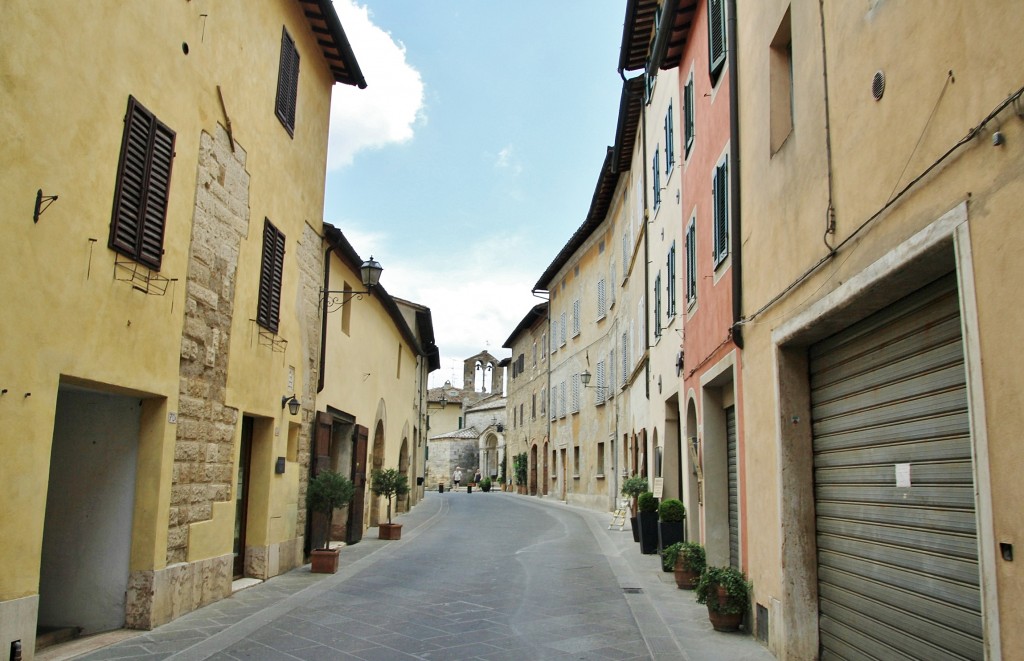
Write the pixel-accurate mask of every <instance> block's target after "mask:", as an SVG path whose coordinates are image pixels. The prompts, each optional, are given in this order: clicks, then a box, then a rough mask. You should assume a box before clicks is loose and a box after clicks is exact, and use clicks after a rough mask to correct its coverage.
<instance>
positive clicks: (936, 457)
mask: <svg viewBox="0 0 1024 661" xmlns="http://www.w3.org/2000/svg"><path fill="white" fill-rule="evenodd" d="M961 339H962V338H961V329H960V314H959V304H958V299H957V289H956V281H955V279H954V277H953V276H952V275H950V276H946V277H944V278H942V279H940V280H938V281H936V282H934V283H932V284H931V285H928V286H927V287H924V288H923V289H921V290H919V291H917V292H915V293H914V294H911V295H910V296H908V297H907V298H905V299H903V300H901V301H899V302H897V303H895V304H893V305H891V306H889V307H888V308H885V309H883V310H881V311H879V312H877V313H875V314H874V315H872V316H870V317H868V318H866V319H864V320H862V321H860V322H858V323H856V324H855V325H853V326H850V327H849V328H846V329H845V330H843V331H840V332H839V333H837V334H836V335H833V336H832V337H829V338H827V339H825V340H823V341H822V342H820V343H818V344H817V345H815V346H813V347H811V349H810V356H809V357H810V372H811V400H812V418H813V434H814V480H815V508H816V525H817V544H818V590H819V611H820V613H819V628H820V636H821V652H822V653H821V658H822V659H836V658H843V659H885V660H886V661H890V660H892V659H929V660H937V659H982V658H983V642H982V618H981V599H980V588H979V572H978V551H977V525H976V517H975V511H974V479H973V471H972V465H971V437H970V429H969V425H968V414H967V390H966V377H965V373H964V358H963V348H962V341H961Z"/></svg>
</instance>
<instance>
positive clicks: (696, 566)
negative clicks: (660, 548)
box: [661, 542, 706, 590]
mask: <svg viewBox="0 0 1024 661" xmlns="http://www.w3.org/2000/svg"><path fill="white" fill-rule="evenodd" d="M661 561H662V567H663V568H664V569H665V571H670V572H673V573H674V574H675V579H676V587H678V588H679V589H680V590H692V589H693V588H694V586H695V585H696V584H697V579H699V578H700V575H701V574H703V573H704V568H705V566H706V560H705V554H704V547H703V546H701V545H700V544H697V543H695V542H676V543H675V544H672V545H670V546H668V547H666V548H665V551H664V552H663V553H662V556H661Z"/></svg>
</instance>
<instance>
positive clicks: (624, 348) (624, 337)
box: [619, 332, 629, 385]
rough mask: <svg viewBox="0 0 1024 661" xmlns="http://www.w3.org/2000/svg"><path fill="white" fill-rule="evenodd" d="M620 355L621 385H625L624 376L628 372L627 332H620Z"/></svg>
mask: <svg viewBox="0 0 1024 661" xmlns="http://www.w3.org/2000/svg"><path fill="white" fill-rule="evenodd" d="M619 353H620V354H621V355H622V376H621V377H620V378H621V379H622V385H626V376H627V375H628V374H629V333H628V332H624V333H623V334H622V348H621V349H620V350H619Z"/></svg>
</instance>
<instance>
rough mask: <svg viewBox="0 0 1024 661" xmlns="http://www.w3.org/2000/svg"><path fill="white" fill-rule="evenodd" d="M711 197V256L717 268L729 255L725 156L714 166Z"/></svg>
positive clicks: (727, 166) (727, 171)
mask: <svg viewBox="0 0 1024 661" xmlns="http://www.w3.org/2000/svg"><path fill="white" fill-rule="evenodd" d="M711 197H712V199H713V201H714V213H715V246H714V253H713V255H712V256H713V257H714V260H715V267H716V268H717V267H718V265H719V264H721V263H722V260H724V259H725V258H726V257H727V256H728V255H729V161H728V159H726V158H723V159H722V161H721V162H720V163H719V164H718V166H717V167H715V176H714V180H713V181H712V185H711Z"/></svg>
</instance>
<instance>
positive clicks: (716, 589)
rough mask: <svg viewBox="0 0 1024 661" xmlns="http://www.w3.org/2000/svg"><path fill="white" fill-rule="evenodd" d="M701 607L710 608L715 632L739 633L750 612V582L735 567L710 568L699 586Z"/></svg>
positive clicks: (697, 590) (698, 601)
mask: <svg viewBox="0 0 1024 661" xmlns="http://www.w3.org/2000/svg"><path fill="white" fill-rule="evenodd" d="M696 592H697V603H698V604H706V605H707V607H708V619H710V620H711V626H712V627H713V628H714V629H715V631H736V630H737V629H739V627H740V622H742V621H743V616H744V615H746V613H747V609H749V608H750V582H749V581H747V577H746V575H745V574H744V573H743V572H741V571H740V570H739V569H736V568H734V567H707V568H705V569H704V573H702V574H701V575H700V578H699V579H698V580H697V586H696Z"/></svg>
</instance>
